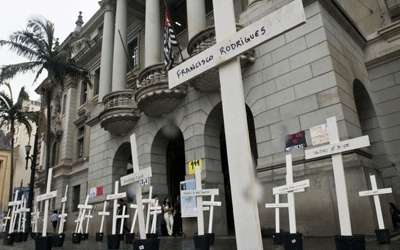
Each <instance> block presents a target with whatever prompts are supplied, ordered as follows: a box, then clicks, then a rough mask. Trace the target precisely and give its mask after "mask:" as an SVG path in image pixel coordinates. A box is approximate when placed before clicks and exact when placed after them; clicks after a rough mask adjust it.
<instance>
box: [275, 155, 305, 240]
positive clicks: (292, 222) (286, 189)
mask: <svg viewBox="0 0 400 250" xmlns="http://www.w3.org/2000/svg"><path fill="white" fill-rule="evenodd" d="M309 186H310V180H304V181H299V182H293V162H292V154H290V153H287V154H286V185H284V186H280V187H275V188H273V191H272V192H273V194H274V195H276V194H287V199H288V208H289V229H290V233H291V234H295V233H297V228H296V207H295V201H294V193H298V192H304V191H305V190H304V189H305V188H307V187H309Z"/></svg>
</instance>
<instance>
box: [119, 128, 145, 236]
mask: <svg viewBox="0 0 400 250" xmlns="http://www.w3.org/2000/svg"><path fill="white" fill-rule="evenodd" d="M130 140H131V150H132V165H133V174H130V175H127V176H124V177H122V178H121V185H122V186H126V185H130V184H133V185H134V186H135V191H136V204H137V211H138V222H139V237H140V239H142V240H144V239H146V228H145V223H144V213H143V201H142V187H141V186H142V185H147V184H148V181H144V180H148V179H149V178H150V177H151V176H152V174H151V168H150V167H148V168H144V169H139V158H138V153H137V143H136V135H135V134H132V135H131V138H130Z"/></svg>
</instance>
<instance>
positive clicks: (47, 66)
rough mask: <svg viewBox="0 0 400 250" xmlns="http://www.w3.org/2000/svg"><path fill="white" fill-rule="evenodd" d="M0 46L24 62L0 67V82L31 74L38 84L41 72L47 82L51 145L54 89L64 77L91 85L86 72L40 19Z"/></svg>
mask: <svg viewBox="0 0 400 250" xmlns="http://www.w3.org/2000/svg"><path fill="white" fill-rule="evenodd" d="M0 46H8V47H9V49H10V50H12V51H14V52H15V53H16V54H17V55H19V56H22V57H24V58H26V59H27V61H26V62H22V63H17V64H10V65H5V66H3V67H2V68H1V73H0V82H1V81H5V80H7V79H11V78H13V77H14V76H15V75H17V74H20V73H27V72H33V73H35V74H36V76H35V78H34V82H36V81H37V79H38V78H39V76H40V75H41V74H42V73H43V71H47V80H46V83H45V84H42V86H41V87H42V90H43V91H42V95H43V96H44V100H45V105H46V118H45V119H46V123H47V124H46V144H47V145H50V133H51V98H52V95H53V91H54V90H55V89H56V87H58V86H60V87H61V89H63V87H64V79H65V78H66V76H69V77H72V78H73V79H77V80H82V81H84V82H85V83H87V84H89V85H90V81H89V73H88V71H86V70H85V69H83V68H82V67H80V66H78V65H77V63H76V62H75V61H74V60H73V58H72V52H73V51H72V47H70V46H59V45H58V42H57V39H55V34H54V24H53V23H52V22H50V21H49V20H46V19H42V18H33V19H31V20H29V21H28V24H27V26H26V28H25V29H24V30H21V31H16V32H14V33H12V34H11V35H10V37H9V39H8V40H0ZM49 167H50V147H49V146H48V147H46V170H47V171H48V169H49Z"/></svg>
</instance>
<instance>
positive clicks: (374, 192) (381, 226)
mask: <svg viewBox="0 0 400 250" xmlns="http://www.w3.org/2000/svg"><path fill="white" fill-rule="evenodd" d="M369 178H370V179H371V188H372V189H371V190H368V191H361V192H359V196H360V197H368V196H373V197H374V203H375V209H376V217H377V220H378V226H379V229H380V230H383V229H385V223H384V221H383V215H382V207H381V201H380V200H379V195H382V194H391V193H392V189H391V188H382V189H378V185H377V184H376V178H375V175H370V176H369Z"/></svg>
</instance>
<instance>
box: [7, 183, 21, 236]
mask: <svg viewBox="0 0 400 250" xmlns="http://www.w3.org/2000/svg"><path fill="white" fill-rule="evenodd" d="M18 193H19V191H18V190H17V191H16V192H15V196H14V200H13V201H11V202H9V203H8V206H9V207H10V209H11V217H10V226H9V228H8V233H9V234H12V233H13V232H14V229H15V223H16V220H17V213H16V212H17V209H18V206H19V205H20V204H21V200H18Z"/></svg>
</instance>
